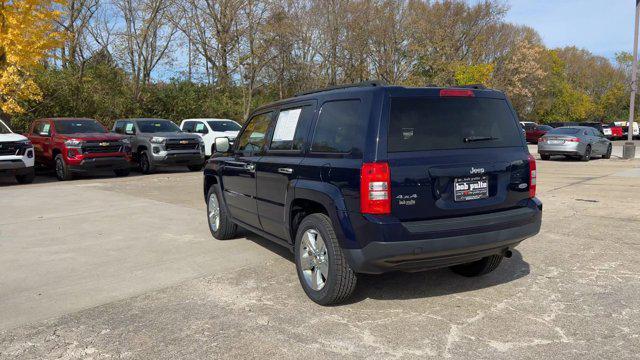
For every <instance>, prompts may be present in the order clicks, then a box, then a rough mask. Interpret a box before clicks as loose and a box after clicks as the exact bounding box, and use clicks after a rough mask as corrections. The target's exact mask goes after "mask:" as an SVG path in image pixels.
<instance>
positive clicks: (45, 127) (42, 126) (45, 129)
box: [33, 121, 51, 136]
mask: <svg viewBox="0 0 640 360" xmlns="http://www.w3.org/2000/svg"><path fill="white" fill-rule="evenodd" d="M33 133H34V134H36V135H41V136H49V135H51V124H50V123H49V122H48V121H40V122H38V123H37V124H36V126H35V127H34V130H33Z"/></svg>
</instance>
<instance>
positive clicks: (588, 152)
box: [580, 145, 591, 161]
mask: <svg viewBox="0 0 640 360" xmlns="http://www.w3.org/2000/svg"><path fill="white" fill-rule="evenodd" d="M580 160H581V161H589V160H591V145H587V148H586V149H584V154H582V156H581V157H580Z"/></svg>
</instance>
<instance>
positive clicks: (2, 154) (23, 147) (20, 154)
mask: <svg viewBox="0 0 640 360" xmlns="http://www.w3.org/2000/svg"><path fill="white" fill-rule="evenodd" d="M34 158H35V153H34V151H33V145H32V144H31V141H29V139H27V138H26V137H24V136H22V135H20V134H15V133H14V132H13V131H11V129H9V127H8V126H7V125H6V124H5V123H4V122H2V120H0V174H10V175H13V176H15V177H16V180H18V182H19V183H20V184H30V183H32V182H33V178H34V177H35V172H34V168H33V163H34V160H35V159H34Z"/></svg>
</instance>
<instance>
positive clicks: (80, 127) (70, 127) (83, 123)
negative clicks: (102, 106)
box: [53, 120, 107, 135]
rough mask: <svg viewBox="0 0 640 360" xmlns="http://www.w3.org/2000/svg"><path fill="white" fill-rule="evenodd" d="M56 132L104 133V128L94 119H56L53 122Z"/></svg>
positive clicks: (105, 130)
mask: <svg viewBox="0 0 640 360" xmlns="http://www.w3.org/2000/svg"><path fill="white" fill-rule="evenodd" d="M53 123H54V124H55V127H56V132H57V133H58V134H63V135H64V134H90V133H106V132H107V129H105V128H104V127H103V126H102V125H100V123H99V122H97V121H95V120H56V121H54V122H53Z"/></svg>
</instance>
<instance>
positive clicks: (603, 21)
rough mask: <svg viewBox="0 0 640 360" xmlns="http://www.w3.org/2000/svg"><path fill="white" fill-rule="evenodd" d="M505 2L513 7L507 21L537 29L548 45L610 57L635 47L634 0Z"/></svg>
mask: <svg viewBox="0 0 640 360" xmlns="http://www.w3.org/2000/svg"><path fill="white" fill-rule="evenodd" d="M473 1H480V0H472V2H473ZM503 1H505V2H506V3H507V4H508V5H509V6H510V8H511V9H510V10H509V12H508V14H507V15H506V18H505V20H506V21H509V22H512V23H517V24H524V25H528V26H531V27H532V28H534V29H536V30H537V31H538V33H540V35H541V36H542V39H543V41H544V43H545V45H546V46H547V47H550V48H554V47H561V46H568V45H575V46H577V47H580V48H585V49H587V50H589V51H591V52H592V53H594V54H596V55H602V56H605V57H607V58H609V59H613V57H614V55H615V53H616V52H619V51H627V52H631V51H632V50H633V25H634V15H635V1H634V0H503Z"/></svg>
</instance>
